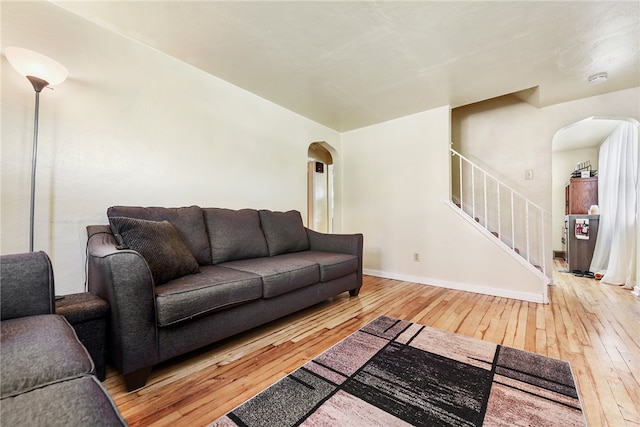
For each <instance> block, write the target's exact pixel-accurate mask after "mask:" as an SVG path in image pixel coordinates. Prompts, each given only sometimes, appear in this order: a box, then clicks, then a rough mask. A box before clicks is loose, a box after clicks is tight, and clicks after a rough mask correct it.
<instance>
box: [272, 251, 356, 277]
mask: <svg viewBox="0 0 640 427" xmlns="http://www.w3.org/2000/svg"><path fill="white" fill-rule="evenodd" d="M282 256H283V257H287V258H298V259H305V260H307V261H312V262H316V263H318V265H319V266H320V281H321V282H328V281H330V280H333V279H338V278H340V277H344V276H348V275H349V274H351V273H355V272H356V271H358V257H357V256H355V255H350V254H341V253H338V252H322V251H303V252H296V253H291V254H286V255H282Z"/></svg>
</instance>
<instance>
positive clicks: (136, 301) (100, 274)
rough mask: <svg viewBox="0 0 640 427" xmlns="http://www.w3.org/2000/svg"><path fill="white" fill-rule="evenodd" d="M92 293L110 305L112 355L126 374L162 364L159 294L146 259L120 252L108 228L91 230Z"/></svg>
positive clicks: (110, 348) (88, 258)
mask: <svg viewBox="0 0 640 427" xmlns="http://www.w3.org/2000/svg"><path fill="white" fill-rule="evenodd" d="M87 235H88V242H87V264H88V272H87V277H88V287H89V292H91V293H94V294H96V295H98V296H99V297H100V298H102V299H104V300H106V301H107V302H108V303H109V305H110V315H109V316H110V334H109V335H110V336H109V355H110V356H111V357H112V359H113V361H114V363H115V364H116V366H117V367H118V369H119V370H120V372H121V373H122V374H125V375H126V374H129V373H131V372H135V371H139V370H141V369H144V368H149V367H151V366H152V365H154V364H156V363H157V362H158V348H157V329H156V311H155V291H154V287H153V280H152V277H151V271H150V270H149V266H148V265H147V262H146V261H145V260H144V258H143V257H142V255H140V254H139V253H138V252H136V251H133V250H128V249H126V250H119V249H117V248H116V245H117V242H116V240H115V238H114V237H113V234H112V233H111V229H110V228H109V226H106V225H90V226H88V227H87Z"/></svg>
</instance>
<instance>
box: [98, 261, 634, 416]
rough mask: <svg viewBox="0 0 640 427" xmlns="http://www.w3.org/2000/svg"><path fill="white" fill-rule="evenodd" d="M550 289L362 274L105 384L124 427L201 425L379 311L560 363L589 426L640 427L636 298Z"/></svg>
mask: <svg viewBox="0 0 640 427" xmlns="http://www.w3.org/2000/svg"><path fill="white" fill-rule="evenodd" d="M560 268H562V267H561V266H560V264H556V269H560ZM555 283H556V284H555V285H554V286H551V287H550V289H549V298H550V301H551V302H550V304H546V305H545V304H535V303H529V302H523V301H517V300H511V299H508V298H498V297H492V296H487V295H481V294H474V293H469V292H461V291H455V290H449V289H443V288H437V287H431V286H425V285H418V284H414V283H408V282H402V281H397V280H390V279H382V278H377V277H371V276H365V281H364V285H363V288H362V290H361V292H360V296H359V297H356V298H350V297H349V296H348V294H346V293H345V294H343V295H341V296H339V297H337V298H336V299H334V300H333V301H331V302H326V303H322V304H320V305H317V306H314V307H312V308H310V309H307V310H304V311H302V312H299V313H296V314H294V315H291V316H288V317H286V318H285V319H281V320H278V321H275V322H272V323H270V324H268V325H265V326H263V327H260V328H258V329H255V330H252V331H250V332H248V333H245V334H241V335H239V336H236V337H233V338H231V339H228V340H225V341H224V342H222V343H219V344H217V345H213V346H210V347H207V348H205V349H203V350H201V351H198V352H195V353H191V354H189V355H187V356H186V357H181V358H179V359H176V360H172V361H170V362H167V363H163V364H161V365H159V366H157V367H155V368H154V370H153V372H152V374H151V377H150V379H149V381H148V382H147V385H146V386H145V387H144V388H142V389H139V390H137V391H135V392H131V393H127V392H126V389H125V387H124V382H123V379H122V376H120V375H119V373H118V372H117V371H116V370H115V369H114V368H112V367H110V366H108V368H107V378H106V380H105V382H104V385H105V387H106V388H107V390H108V391H109V393H110V394H111V395H112V396H113V398H114V400H115V402H116V404H117V405H118V407H119V409H120V411H121V412H122V414H123V416H124V418H125V419H126V421H127V422H128V423H129V424H130V425H131V426H165V425H170V426H205V425H207V424H208V423H209V422H211V421H213V420H214V419H216V418H218V417H220V416H221V415H224V414H225V413H227V412H228V411H230V410H231V409H233V408H235V407H236V406H237V405H239V404H240V403H242V402H244V401H245V400H247V399H248V398H250V397H252V396H254V395H255V394H257V393H258V392H260V391H261V390H263V389H264V388H266V387H267V386H269V385H271V384H273V383H274V382H276V381H277V380H279V379H280V378H282V377H283V376H285V375H287V374H288V373H290V372H291V371H293V370H294V369H296V368H298V367H299V366H301V365H302V364H304V363H305V362H307V361H308V360H311V359H313V358H314V357H315V356H317V355H318V354H320V353H321V352H323V351H324V350H326V349H327V348H329V347H331V346H332V345H334V344H335V343H337V342H338V341H340V340H342V339H343V338H344V337H346V336H347V335H349V334H351V333H352V332H354V331H356V330H357V329H358V328H360V327H362V326H363V325H365V324H366V323H368V322H369V321H371V320H373V319H374V318H375V317H377V316H379V315H382V314H385V315H388V316H392V317H396V318H400V319H405V320H409V321H412V322H416V323H420V324H423V325H428V326H433V327H437V328H440V329H443V330H447V331H451V332H456V333H459V334H463V335H467V336H472V337H476V338H480V339H484V340H487V341H492V342H495V343H499V344H503V345H506V346H510V347H514V348H519V349H523V350H527V351H531V352H536V353H540V354H544V355H547V356H550V357H555V358H559V359H564V360H567V361H569V362H571V365H572V367H573V370H574V373H575V376H576V378H577V381H578V389H579V391H580V393H581V396H582V401H583V406H584V409H585V412H586V416H587V421H588V423H589V425H590V426H616V427H618V426H620V427H622V426H640V404H639V402H640V298H636V297H634V296H633V294H632V293H631V292H630V291H629V290H624V289H621V288H619V287H616V286H610V285H605V284H601V283H600V282H597V281H596V280H594V279H585V278H578V277H574V276H573V275H571V274H567V273H556V275H555Z"/></svg>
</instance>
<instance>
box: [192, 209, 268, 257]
mask: <svg viewBox="0 0 640 427" xmlns="http://www.w3.org/2000/svg"><path fill="white" fill-rule="evenodd" d="M203 211H204V221H205V224H206V226H207V232H208V233H209V246H210V248H211V263H212V264H219V263H222V262H226V261H235V260H240V259H247V258H260V257H266V256H269V250H268V248H267V241H266V240H265V238H264V234H263V233H262V229H261V228H260V216H259V214H258V211H256V210H255V209H240V210H233V209H223V208H204V209H203Z"/></svg>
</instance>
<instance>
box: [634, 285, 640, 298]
mask: <svg viewBox="0 0 640 427" xmlns="http://www.w3.org/2000/svg"><path fill="white" fill-rule="evenodd" d="M633 294H634V295H635V296H637V297H640V285H636V287H635V288H633Z"/></svg>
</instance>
